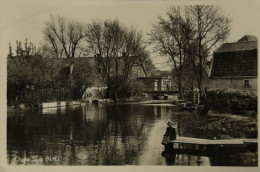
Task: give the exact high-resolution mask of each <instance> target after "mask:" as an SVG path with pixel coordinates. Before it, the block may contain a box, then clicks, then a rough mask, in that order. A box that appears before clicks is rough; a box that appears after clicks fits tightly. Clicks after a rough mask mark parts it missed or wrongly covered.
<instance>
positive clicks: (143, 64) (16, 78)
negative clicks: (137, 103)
mask: <svg viewBox="0 0 260 172" xmlns="http://www.w3.org/2000/svg"><path fill="white" fill-rule="evenodd" d="M229 32H230V20H229V19H228V18H226V17H225V16H223V15H221V14H220V9H219V7H217V6H211V5H210V6H208V5H207V6H200V5H195V6H185V7H171V8H170V10H169V11H168V12H167V18H166V19H164V18H162V17H159V21H158V23H157V24H154V25H153V28H152V30H151V32H150V34H149V41H148V43H150V44H152V45H154V50H155V51H157V52H159V53H160V54H161V55H162V56H166V57H170V59H171V61H172V62H173V71H174V76H175V78H176V82H177V85H178V89H179V92H180V97H181V98H182V96H183V95H182V92H183V91H182V89H183V82H184V81H185V80H187V78H185V73H186V74H187V73H188V74H192V75H193V76H194V77H195V79H196V81H197V85H198V88H200V90H201V88H202V85H203V73H204V70H205V69H204V66H205V63H206V61H207V59H208V57H209V53H210V52H211V50H212V48H213V47H214V46H215V45H217V44H218V43H220V42H222V41H224V40H225V39H226V38H227V36H228V35H229ZM43 35H44V43H43V45H42V46H41V47H40V48H38V51H36V48H35V47H34V46H33V45H32V44H30V45H28V43H27V41H26V43H25V48H24V49H23V48H22V47H21V43H17V50H16V54H17V56H16V58H11V59H9V61H8V84H9V85H8V89H9V88H17V87H21V88H20V89H18V90H23V89H24V88H26V87H30V88H35V87H41V88H42V87H44V88H45V87H51V88H55V87H57V89H56V90H58V89H62V88H64V87H66V88H67V87H69V88H70V89H72V90H73V93H74V94H73V95H74V96H73V98H80V97H81V96H82V94H83V92H84V90H85V89H86V88H87V87H88V86H91V85H92V83H93V81H94V80H95V78H96V76H95V74H96V73H94V72H93V71H95V69H97V66H91V65H90V64H88V63H81V62H79V63H75V66H74V72H73V74H72V76H71V77H70V78H69V79H68V78H67V79H66V78H65V79H64V78H63V77H62V76H63V75H61V74H60V71H61V68H62V63H61V60H58V59H63V58H67V59H72V58H76V57H81V56H94V57H95V61H96V64H97V65H98V66H99V67H101V68H102V72H100V73H101V76H102V80H103V83H104V84H105V85H106V86H107V87H108V89H107V90H108V91H107V93H108V94H107V96H108V97H110V98H113V99H114V100H117V98H118V97H125V96H127V95H128V93H129V92H130V91H131V90H135V91H136V89H133V88H131V87H134V88H136V84H137V85H138V84H139V83H136V84H135V82H134V81H135V80H133V78H131V74H132V71H133V70H134V68H135V67H136V66H138V67H140V68H142V69H143V71H144V72H145V74H146V75H149V73H151V72H152V71H153V70H154V69H155V67H154V65H153V63H152V61H151V59H150V57H149V55H150V54H149V52H148V50H147V43H146V41H145V40H144V37H143V34H142V32H140V31H137V30H135V29H134V28H132V27H126V26H125V25H123V24H122V23H120V22H119V21H118V20H116V19H115V20H105V21H101V20H93V21H92V22H90V23H83V22H79V21H77V20H67V19H65V18H63V17H60V16H57V17H53V16H51V18H50V20H48V21H47V22H46V24H45V28H44V29H43ZM10 56H12V52H11V49H10ZM17 58H18V59H19V60H17ZM46 59H47V60H46ZM50 59H52V60H50ZM191 71H193V72H192V73H191ZM62 78H63V79H62ZM9 86H10V87H9ZM11 86H12V87H11ZM9 90H10V89H9ZM21 92H22V91H21ZM56 92H57V91H56ZM60 92H61V93H62V90H60ZM63 92H64V90H63ZM18 97H19V96H18Z"/></svg>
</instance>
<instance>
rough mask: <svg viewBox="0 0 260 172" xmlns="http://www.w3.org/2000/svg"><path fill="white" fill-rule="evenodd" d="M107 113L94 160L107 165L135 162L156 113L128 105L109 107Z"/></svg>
mask: <svg viewBox="0 0 260 172" xmlns="http://www.w3.org/2000/svg"><path fill="white" fill-rule="evenodd" d="M105 112H106V117H107V119H106V121H105V122H103V123H101V125H102V126H101V128H102V133H101V135H102V137H101V138H100V139H98V140H96V144H95V145H97V146H94V147H93V148H92V149H93V150H92V152H91V156H90V157H91V159H90V161H93V162H92V163H93V164H107V165H108V164H110V165H113V164H128V163H129V164H134V162H133V161H134V160H135V158H136V156H138V154H140V152H141V151H142V149H143V146H144V144H145V143H144V142H145V138H146V132H145V131H144V126H147V122H148V119H149V118H153V117H154V114H153V113H152V114H150V115H147V114H146V113H145V112H146V110H144V109H140V108H139V107H130V108H129V106H124V105H122V106H118V105H117V106H106V111H105ZM142 112H144V113H142ZM147 113H149V112H147ZM146 115H147V116H146ZM92 163H91V164H92Z"/></svg>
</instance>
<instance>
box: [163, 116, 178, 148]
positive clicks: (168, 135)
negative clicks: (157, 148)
mask: <svg viewBox="0 0 260 172" xmlns="http://www.w3.org/2000/svg"><path fill="white" fill-rule="evenodd" d="M167 125H168V127H167V128H166V132H165V134H164V136H163V141H162V145H164V151H167V152H169V151H173V143H172V142H170V141H171V140H175V139H176V131H175V128H173V122H171V121H168V123H167Z"/></svg>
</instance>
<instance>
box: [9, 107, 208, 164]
mask: <svg viewBox="0 0 260 172" xmlns="http://www.w3.org/2000/svg"><path fill="white" fill-rule="evenodd" d="M168 119H170V120H172V121H175V123H176V125H178V126H177V127H178V131H179V134H181V135H186V136H191V135H192V132H193V131H194V129H195V128H196V125H197V122H198V117H197V114H196V113H190V112H183V111H179V110H178V109H177V108H176V107H173V106H170V105H167V106H166V105H134V104H122V105H106V104H99V105H93V104H86V105H84V106H77V107H69V108H60V109H56V110H55V109H51V110H50V111H47V110H46V111H43V112H42V111H26V112H14V113H13V114H8V119H7V127H8V129H7V153H8V157H7V158H8V163H9V164H24V165H34V164H37V165H125V164H129V165H208V164H209V158H208V157H203V156H200V157H198V156H192V155H188V154H170V155H169V156H161V153H162V151H163V146H162V145H161V139H162V135H163V134H164V132H165V128H166V122H167V120H168Z"/></svg>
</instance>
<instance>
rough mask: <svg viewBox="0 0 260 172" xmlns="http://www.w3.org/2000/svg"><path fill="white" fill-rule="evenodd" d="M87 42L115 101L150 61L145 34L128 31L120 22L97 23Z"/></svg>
mask: <svg viewBox="0 0 260 172" xmlns="http://www.w3.org/2000/svg"><path fill="white" fill-rule="evenodd" d="M86 40H87V42H88V47H89V49H90V51H91V52H92V53H93V54H94V55H95V56H96V60H97V63H98V64H100V65H101V66H102V68H103V73H102V76H103V79H104V82H105V83H106V84H107V86H108V90H109V89H110V90H109V91H112V92H113V93H112V94H113V95H112V96H114V99H115V100H116V98H117V92H118V90H120V89H121V88H122V86H123V84H124V82H127V79H128V77H129V75H130V73H131V71H132V68H133V67H134V66H135V65H137V64H140V63H142V61H143V60H144V59H145V58H148V56H147V54H148V53H147V52H146V50H145V46H144V41H143V38H142V33H141V32H138V31H136V30H135V29H133V28H127V27H126V26H124V25H122V24H121V23H120V22H119V21H118V20H105V21H104V22H102V21H99V20H95V21H92V23H90V24H89V25H88V26H87V30H86Z"/></svg>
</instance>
